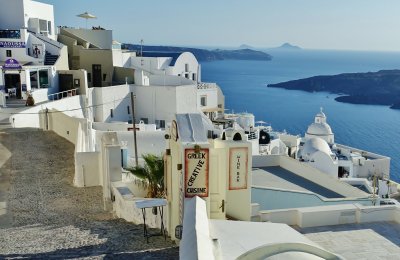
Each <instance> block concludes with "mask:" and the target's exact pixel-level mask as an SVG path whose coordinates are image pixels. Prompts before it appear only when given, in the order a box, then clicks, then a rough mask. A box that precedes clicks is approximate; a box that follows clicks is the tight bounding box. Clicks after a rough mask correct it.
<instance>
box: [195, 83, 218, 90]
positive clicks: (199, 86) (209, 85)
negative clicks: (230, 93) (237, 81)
mask: <svg viewBox="0 0 400 260" xmlns="http://www.w3.org/2000/svg"><path fill="white" fill-rule="evenodd" d="M214 88H217V84H216V83H205V82H199V83H197V89H214Z"/></svg>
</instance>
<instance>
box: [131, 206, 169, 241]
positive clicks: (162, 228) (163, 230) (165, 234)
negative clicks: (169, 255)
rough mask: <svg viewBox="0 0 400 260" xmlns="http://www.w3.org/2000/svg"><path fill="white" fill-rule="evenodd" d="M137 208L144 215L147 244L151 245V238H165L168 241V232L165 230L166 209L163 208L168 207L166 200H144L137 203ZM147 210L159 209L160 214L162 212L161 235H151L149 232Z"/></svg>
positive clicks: (144, 232) (144, 231)
mask: <svg viewBox="0 0 400 260" xmlns="http://www.w3.org/2000/svg"><path fill="white" fill-rule="evenodd" d="M135 205H136V207H137V208H139V209H141V210H142V215H143V235H144V237H146V241H147V243H149V237H152V236H164V239H165V240H166V239H167V232H166V230H165V228H164V209H163V206H165V205H167V200H166V199H144V200H137V201H136V202H135ZM147 208H157V210H158V212H160V218H161V233H160V234H150V233H149V231H148V230H147V225H146V209H147Z"/></svg>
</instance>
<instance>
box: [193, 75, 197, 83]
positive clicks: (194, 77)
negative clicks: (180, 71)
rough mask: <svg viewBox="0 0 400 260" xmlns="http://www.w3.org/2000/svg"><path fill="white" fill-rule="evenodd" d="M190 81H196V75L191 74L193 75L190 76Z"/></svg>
mask: <svg viewBox="0 0 400 260" xmlns="http://www.w3.org/2000/svg"><path fill="white" fill-rule="evenodd" d="M192 80H194V81H196V80H197V79H196V73H193V74H192Z"/></svg>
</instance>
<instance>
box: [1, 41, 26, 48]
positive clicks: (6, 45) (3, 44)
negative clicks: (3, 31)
mask: <svg viewBox="0 0 400 260" xmlns="http://www.w3.org/2000/svg"><path fill="white" fill-rule="evenodd" d="M25 47H26V44H25V42H5V41H0V48H25Z"/></svg>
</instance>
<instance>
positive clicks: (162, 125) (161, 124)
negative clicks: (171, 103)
mask: <svg viewBox="0 0 400 260" xmlns="http://www.w3.org/2000/svg"><path fill="white" fill-rule="evenodd" d="M156 126H157V128H165V120H156Z"/></svg>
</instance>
